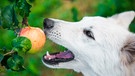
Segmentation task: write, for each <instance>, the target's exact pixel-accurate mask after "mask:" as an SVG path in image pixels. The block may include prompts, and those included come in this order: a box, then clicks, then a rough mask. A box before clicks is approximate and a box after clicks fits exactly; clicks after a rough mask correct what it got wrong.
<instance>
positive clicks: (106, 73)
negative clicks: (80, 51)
mask: <svg viewBox="0 0 135 76" xmlns="http://www.w3.org/2000/svg"><path fill="white" fill-rule="evenodd" d="M98 50H99V51H101V49H98ZM104 51H106V54H104V56H99V57H97V56H96V57H93V58H94V59H93V60H91V59H86V60H88V61H89V62H88V61H84V63H85V64H84V66H85V67H84V69H83V68H82V69H80V71H81V72H82V73H83V75H84V76H124V75H126V74H124V73H125V68H126V67H124V66H122V63H121V62H120V59H119V55H118V53H117V52H116V51H113V50H112V52H111V53H110V52H109V51H107V50H104ZM84 56H85V55H84ZM82 58H86V57H82ZM101 58H102V59H101ZM114 58H115V61H114ZM83 60H84V59H82V61H83ZM87 62H88V63H87ZM97 63H98V64H97ZM126 76H127V75H126Z"/></svg>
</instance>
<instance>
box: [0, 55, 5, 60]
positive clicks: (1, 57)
mask: <svg viewBox="0 0 135 76" xmlns="http://www.w3.org/2000/svg"><path fill="white" fill-rule="evenodd" d="M3 58H4V56H3V55H2V54H0V62H1V61H2V60H3Z"/></svg>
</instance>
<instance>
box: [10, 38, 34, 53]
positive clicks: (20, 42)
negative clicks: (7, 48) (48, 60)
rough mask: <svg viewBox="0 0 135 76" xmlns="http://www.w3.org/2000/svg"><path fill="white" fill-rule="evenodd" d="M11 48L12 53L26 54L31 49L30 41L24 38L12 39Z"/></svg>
mask: <svg viewBox="0 0 135 76" xmlns="http://www.w3.org/2000/svg"><path fill="white" fill-rule="evenodd" d="M12 46H13V50H14V51H24V52H27V51H29V50H30V49H31V46H32V45H31V41H30V40H29V39H28V38H26V37H17V38H15V39H13V41H12Z"/></svg>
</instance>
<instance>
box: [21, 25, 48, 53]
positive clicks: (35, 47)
mask: <svg viewBox="0 0 135 76" xmlns="http://www.w3.org/2000/svg"><path fill="white" fill-rule="evenodd" d="M20 36H24V37H27V38H28V39H30V41H31V44H32V47H31V49H30V50H29V51H28V52H29V53H37V52H39V51H41V49H42V48H43V46H44V44H45V42H46V36H45V33H44V32H43V30H41V29H40V28H37V27H31V26H28V27H25V28H22V30H21V31H20Z"/></svg>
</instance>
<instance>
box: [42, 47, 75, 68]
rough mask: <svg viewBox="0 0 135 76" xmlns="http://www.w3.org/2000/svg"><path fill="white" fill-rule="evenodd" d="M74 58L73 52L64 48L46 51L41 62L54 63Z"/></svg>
mask: <svg viewBox="0 0 135 76" xmlns="http://www.w3.org/2000/svg"><path fill="white" fill-rule="evenodd" d="M71 60H74V54H73V53H72V52H71V51H70V50H66V51H64V52H56V53H50V54H49V53H48V52H47V53H46V54H45V55H44V56H43V62H45V63H47V64H50V65H55V64H59V63H61V62H68V61H71Z"/></svg>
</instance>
